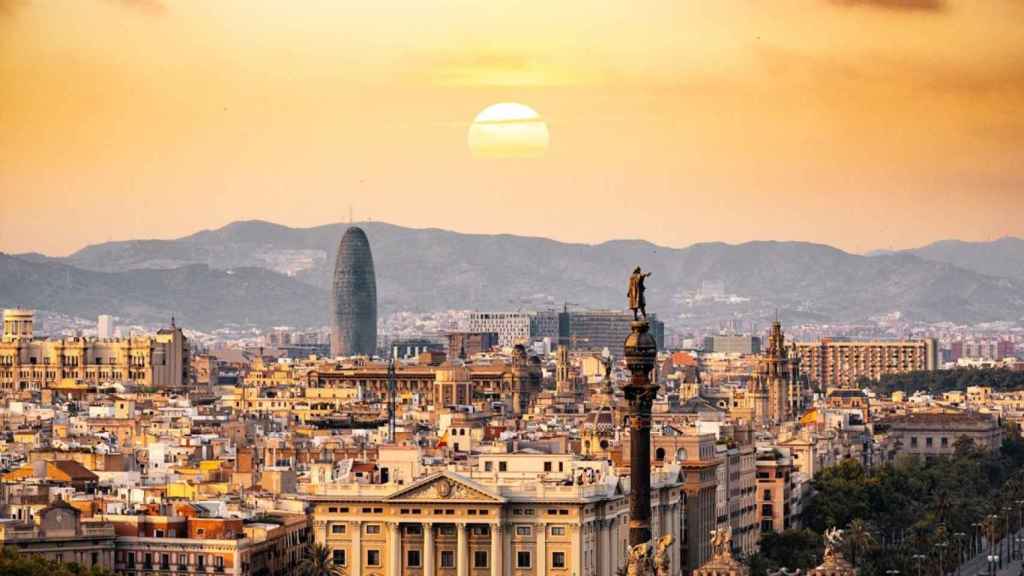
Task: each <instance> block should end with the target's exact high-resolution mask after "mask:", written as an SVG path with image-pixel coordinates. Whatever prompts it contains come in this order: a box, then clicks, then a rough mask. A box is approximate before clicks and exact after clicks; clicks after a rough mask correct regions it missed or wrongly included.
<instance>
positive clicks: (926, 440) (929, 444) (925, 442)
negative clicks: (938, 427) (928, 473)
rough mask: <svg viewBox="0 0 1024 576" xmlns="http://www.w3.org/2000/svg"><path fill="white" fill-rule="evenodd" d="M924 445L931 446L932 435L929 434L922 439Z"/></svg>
mask: <svg viewBox="0 0 1024 576" xmlns="http://www.w3.org/2000/svg"><path fill="white" fill-rule="evenodd" d="M924 445H925V446H927V447H929V448H931V447H932V437H931V436H929V437H927V438H925V439H924Z"/></svg>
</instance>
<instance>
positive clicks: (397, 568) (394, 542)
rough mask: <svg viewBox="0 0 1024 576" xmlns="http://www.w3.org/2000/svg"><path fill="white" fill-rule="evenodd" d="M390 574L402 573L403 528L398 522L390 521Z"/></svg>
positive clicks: (397, 574)
mask: <svg viewBox="0 0 1024 576" xmlns="http://www.w3.org/2000/svg"><path fill="white" fill-rule="evenodd" d="M388 550H389V553H388V556H390V558H389V559H388V576H401V574H402V564H403V562H402V530H401V527H400V526H399V524H398V522H389V523H388Z"/></svg>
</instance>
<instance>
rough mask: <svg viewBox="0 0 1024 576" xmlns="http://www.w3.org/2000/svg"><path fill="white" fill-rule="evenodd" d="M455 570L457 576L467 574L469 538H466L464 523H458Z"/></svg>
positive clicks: (465, 575)
mask: <svg viewBox="0 0 1024 576" xmlns="http://www.w3.org/2000/svg"><path fill="white" fill-rule="evenodd" d="M455 554H456V561H455V566H456V572H457V574H458V575H459V576H469V540H468V539H467V538H466V525H465V524H463V523H459V524H458V541H457V550H456V553H455Z"/></svg>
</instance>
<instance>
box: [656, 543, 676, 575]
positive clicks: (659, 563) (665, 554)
mask: <svg viewBox="0 0 1024 576" xmlns="http://www.w3.org/2000/svg"><path fill="white" fill-rule="evenodd" d="M673 542H675V538H673V537H672V535H671V534H666V535H664V536H662V537H661V538H659V539H658V548H657V550H655V552H654V574H655V576H670V574H672V555H671V554H670V553H669V551H668V549H669V548H671V547H672V543H673Z"/></svg>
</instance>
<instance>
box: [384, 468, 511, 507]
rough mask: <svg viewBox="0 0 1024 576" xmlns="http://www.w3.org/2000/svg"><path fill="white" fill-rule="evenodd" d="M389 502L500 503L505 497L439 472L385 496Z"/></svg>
mask: <svg viewBox="0 0 1024 576" xmlns="http://www.w3.org/2000/svg"><path fill="white" fill-rule="evenodd" d="M385 500H387V501H389V502H405V501H414V502H431V501H437V502H481V503H500V502H504V501H505V499H504V498H502V497H501V496H499V495H498V494H496V493H494V492H492V491H491V490H490V489H489V488H487V487H485V486H483V485H481V484H480V483H478V482H474V481H473V480H470V479H469V478H466V477H463V476H460V475H458V474H452V473H450V472H440V473H438V474H434V475H432V476H428V477H427V478H424V479H423V480H420V481H419V482H416V483H414V484H411V485H409V486H407V487H405V488H402V489H400V490H398V491H397V492H395V493H394V494H392V495H390V496H388V497H387V498H385Z"/></svg>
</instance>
